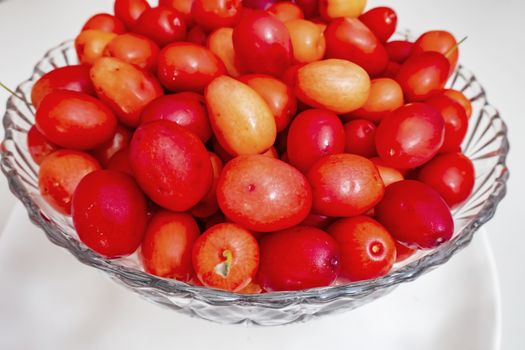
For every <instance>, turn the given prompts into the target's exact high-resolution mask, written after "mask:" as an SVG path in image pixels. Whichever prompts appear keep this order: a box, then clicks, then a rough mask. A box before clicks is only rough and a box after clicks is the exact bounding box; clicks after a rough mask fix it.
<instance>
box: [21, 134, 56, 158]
mask: <svg viewBox="0 0 525 350" xmlns="http://www.w3.org/2000/svg"><path fill="white" fill-rule="evenodd" d="M27 148H28V149H29V154H31V158H32V159H33V161H34V162H35V163H36V164H39V165H40V163H42V161H43V160H44V158H45V157H47V156H48V155H49V154H51V153H53V152H54V151H56V150H57V149H58V147H57V146H56V145H53V144H52V143H51V142H49V141H48V140H46V138H45V137H44V135H42V133H41V132H40V131H38V129H37V128H36V126H34V125H33V126H32V127H31V128H30V129H29V131H28V132H27Z"/></svg>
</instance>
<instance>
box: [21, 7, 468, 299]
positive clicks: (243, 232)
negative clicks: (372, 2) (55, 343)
mask: <svg viewBox="0 0 525 350" xmlns="http://www.w3.org/2000/svg"><path fill="white" fill-rule="evenodd" d="M365 3H366V1H365V0H323V1H318V0H295V1H292V2H276V0H245V1H242V2H241V0H229V1H223V0H160V6H158V7H151V6H150V5H149V4H148V3H147V2H146V1H145V0H117V1H116V2H115V9H114V10H115V11H114V13H115V15H110V14H97V15H95V16H93V17H91V18H90V19H89V20H88V21H87V22H86V23H85V25H84V27H83V29H82V31H81V33H80V34H79V35H78V37H77V38H76V40H75V48H76V51H77V53H78V58H79V62H80V64H79V65H74V66H68V67H63V68H58V69H55V70H53V71H51V72H49V73H48V74H46V75H44V76H43V77H42V78H41V79H40V80H39V81H38V82H37V83H36V84H35V85H34V88H33V91H32V102H33V105H34V106H35V108H36V110H37V112H36V118H35V119H36V122H35V125H34V126H33V127H32V128H31V130H30V131H29V133H28V145H29V149H30V152H31V155H32V156H33V159H34V161H35V162H36V163H38V164H39V165H40V171H39V186H40V190H41V193H42V196H43V197H44V198H45V199H46V200H47V201H48V202H49V204H50V205H52V206H53V207H54V208H55V209H56V210H58V211H60V212H61V213H63V214H65V215H72V219H73V223H74V226H75V228H76V230H77V232H78V236H79V238H80V240H82V242H84V243H85V244H86V245H87V246H88V247H89V248H91V249H93V250H94V251H96V252H97V253H99V254H101V255H102V256H105V257H107V258H118V257H123V256H127V255H130V254H133V253H134V252H135V251H138V254H139V256H140V258H141V261H142V262H143V264H144V269H145V270H146V271H147V272H149V273H151V274H154V275H157V276H161V277H165V278H174V279H177V280H180V281H184V282H189V283H193V284H197V285H204V286H207V287H211V288H219V289H223V290H228V291H235V292H241V293H259V292H269V291H281V290H299V289H306V288H313V287H321V286H328V285H331V284H333V283H336V282H337V281H339V282H340V283H347V282H351V281H361V280H366V279H372V278H377V277H380V276H383V275H385V274H387V273H388V272H389V271H390V270H391V268H392V266H393V265H394V263H395V262H396V261H397V262H399V261H401V260H404V259H406V258H407V257H409V256H410V255H411V254H413V252H414V251H415V250H416V249H432V248H435V247H437V246H438V245H439V244H441V243H443V242H446V241H447V240H449V239H450V238H451V237H452V235H453V232H454V223H453V219H452V216H451V212H450V208H451V207H453V206H455V205H457V204H459V203H461V202H463V201H464V200H465V199H466V198H467V197H468V196H469V195H470V193H471V191H472V188H473V186H474V168H473V165H472V162H471V161H470V160H469V159H468V158H467V157H465V156H464V155H463V154H462V153H461V148H460V145H461V143H462V141H463V139H464V137H465V134H466V132H467V127H468V120H469V117H470V114H471V113H472V107H471V105H470V102H469V101H468V99H466V97H465V96H464V95H463V94H462V93H461V92H460V91H455V90H450V89H445V84H446V82H447V80H448V79H449V77H450V76H451V74H452V73H453V72H454V70H455V68H456V65H457V61H458V52H459V51H458V43H457V41H456V39H455V38H454V37H453V36H452V35H451V34H450V33H448V32H446V31H430V32H427V33H424V34H423V35H421V36H420V37H419V38H418V39H417V40H416V41H415V42H409V41H398V40H391V41H389V39H390V37H391V35H392V34H393V33H394V31H395V29H396V23H397V16H396V14H395V12H394V11H393V10H392V9H390V8H387V7H378V8H374V9H371V10H369V11H368V12H364V13H362V12H363V9H364V7H365Z"/></svg>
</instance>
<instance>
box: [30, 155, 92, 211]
mask: <svg viewBox="0 0 525 350" xmlns="http://www.w3.org/2000/svg"><path fill="white" fill-rule="evenodd" d="M99 169H100V165H99V164H98V162H97V161H96V160H95V159H94V158H93V157H91V156H90V155H88V154H87V153H84V152H77V151H70V150H59V151H56V152H53V153H51V154H50V155H48V156H47V157H45V158H44V160H43V161H42V163H41V164H40V169H39V171H38V187H39V188H40V194H41V195H42V197H44V199H45V200H46V201H47V202H48V203H49V204H50V205H51V206H52V207H53V208H55V209H56V210H58V211H59V212H61V213H63V214H67V215H69V214H70V213H71V197H72V196H73V192H75V189H76V188H77V186H78V183H79V182H80V180H82V178H83V177H84V176H86V175H87V174H89V173H91V172H93V171H95V170H99Z"/></svg>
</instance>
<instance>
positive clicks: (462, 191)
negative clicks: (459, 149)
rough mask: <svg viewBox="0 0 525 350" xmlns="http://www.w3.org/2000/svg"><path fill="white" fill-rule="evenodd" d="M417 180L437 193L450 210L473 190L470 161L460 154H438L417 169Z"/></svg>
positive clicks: (473, 179)
mask: <svg viewBox="0 0 525 350" xmlns="http://www.w3.org/2000/svg"><path fill="white" fill-rule="evenodd" d="M417 178H418V180H419V181H421V182H423V183H425V184H427V185H429V186H430V187H432V188H434V189H435V190H436V191H438V192H439V194H440V195H441V197H443V199H444V200H445V201H446V202H447V204H448V205H449V206H450V207H451V208H452V207H454V206H456V205H457V204H459V203H461V202H463V201H465V200H466V199H467V198H468V197H469V196H470V194H471V193H472V189H473V188H474V182H475V171H474V165H473V164H472V161H471V160H470V159H468V158H467V157H465V156H464V155H463V154H461V153H456V152H451V153H444V154H440V155H438V156H437V157H435V158H434V159H432V160H431V161H430V162H428V163H427V164H425V165H424V166H423V167H422V168H421V169H419V174H418V177H417Z"/></svg>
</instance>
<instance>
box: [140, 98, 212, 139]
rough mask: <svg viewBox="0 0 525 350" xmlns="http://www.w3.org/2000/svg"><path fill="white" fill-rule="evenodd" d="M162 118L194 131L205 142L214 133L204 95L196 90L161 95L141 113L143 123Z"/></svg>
mask: <svg viewBox="0 0 525 350" xmlns="http://www.w3.org/2000/svg"><path fill="white" fill-rule="evenodd" d="M161 119H164V120H169V121H172V122H175V123H176V124H178V125H180V126H182V127H183V128H185V129H186V130H188V131H191V132H193V133H194V134H195V135H196V136H198V137H199V138H200V139H201V141H202V142H203V143H206V142H207V141H208V140H209V138H210V137H211V135H212V131H211V126H210V121H209V119H208V111H207V110H206V104H205V102H204V97H202V95H199V94H196V93H194V92H181V93H178V94H174V95H165V96H161V97H159V98H157V99H156V100H154V101H152V102H151V103H150V104H148V105H147V106H146V108H144V111H143V112H142V115H141V123H142V124H144V123H147V122H150V121H153V120H161Z"/></svg>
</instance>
